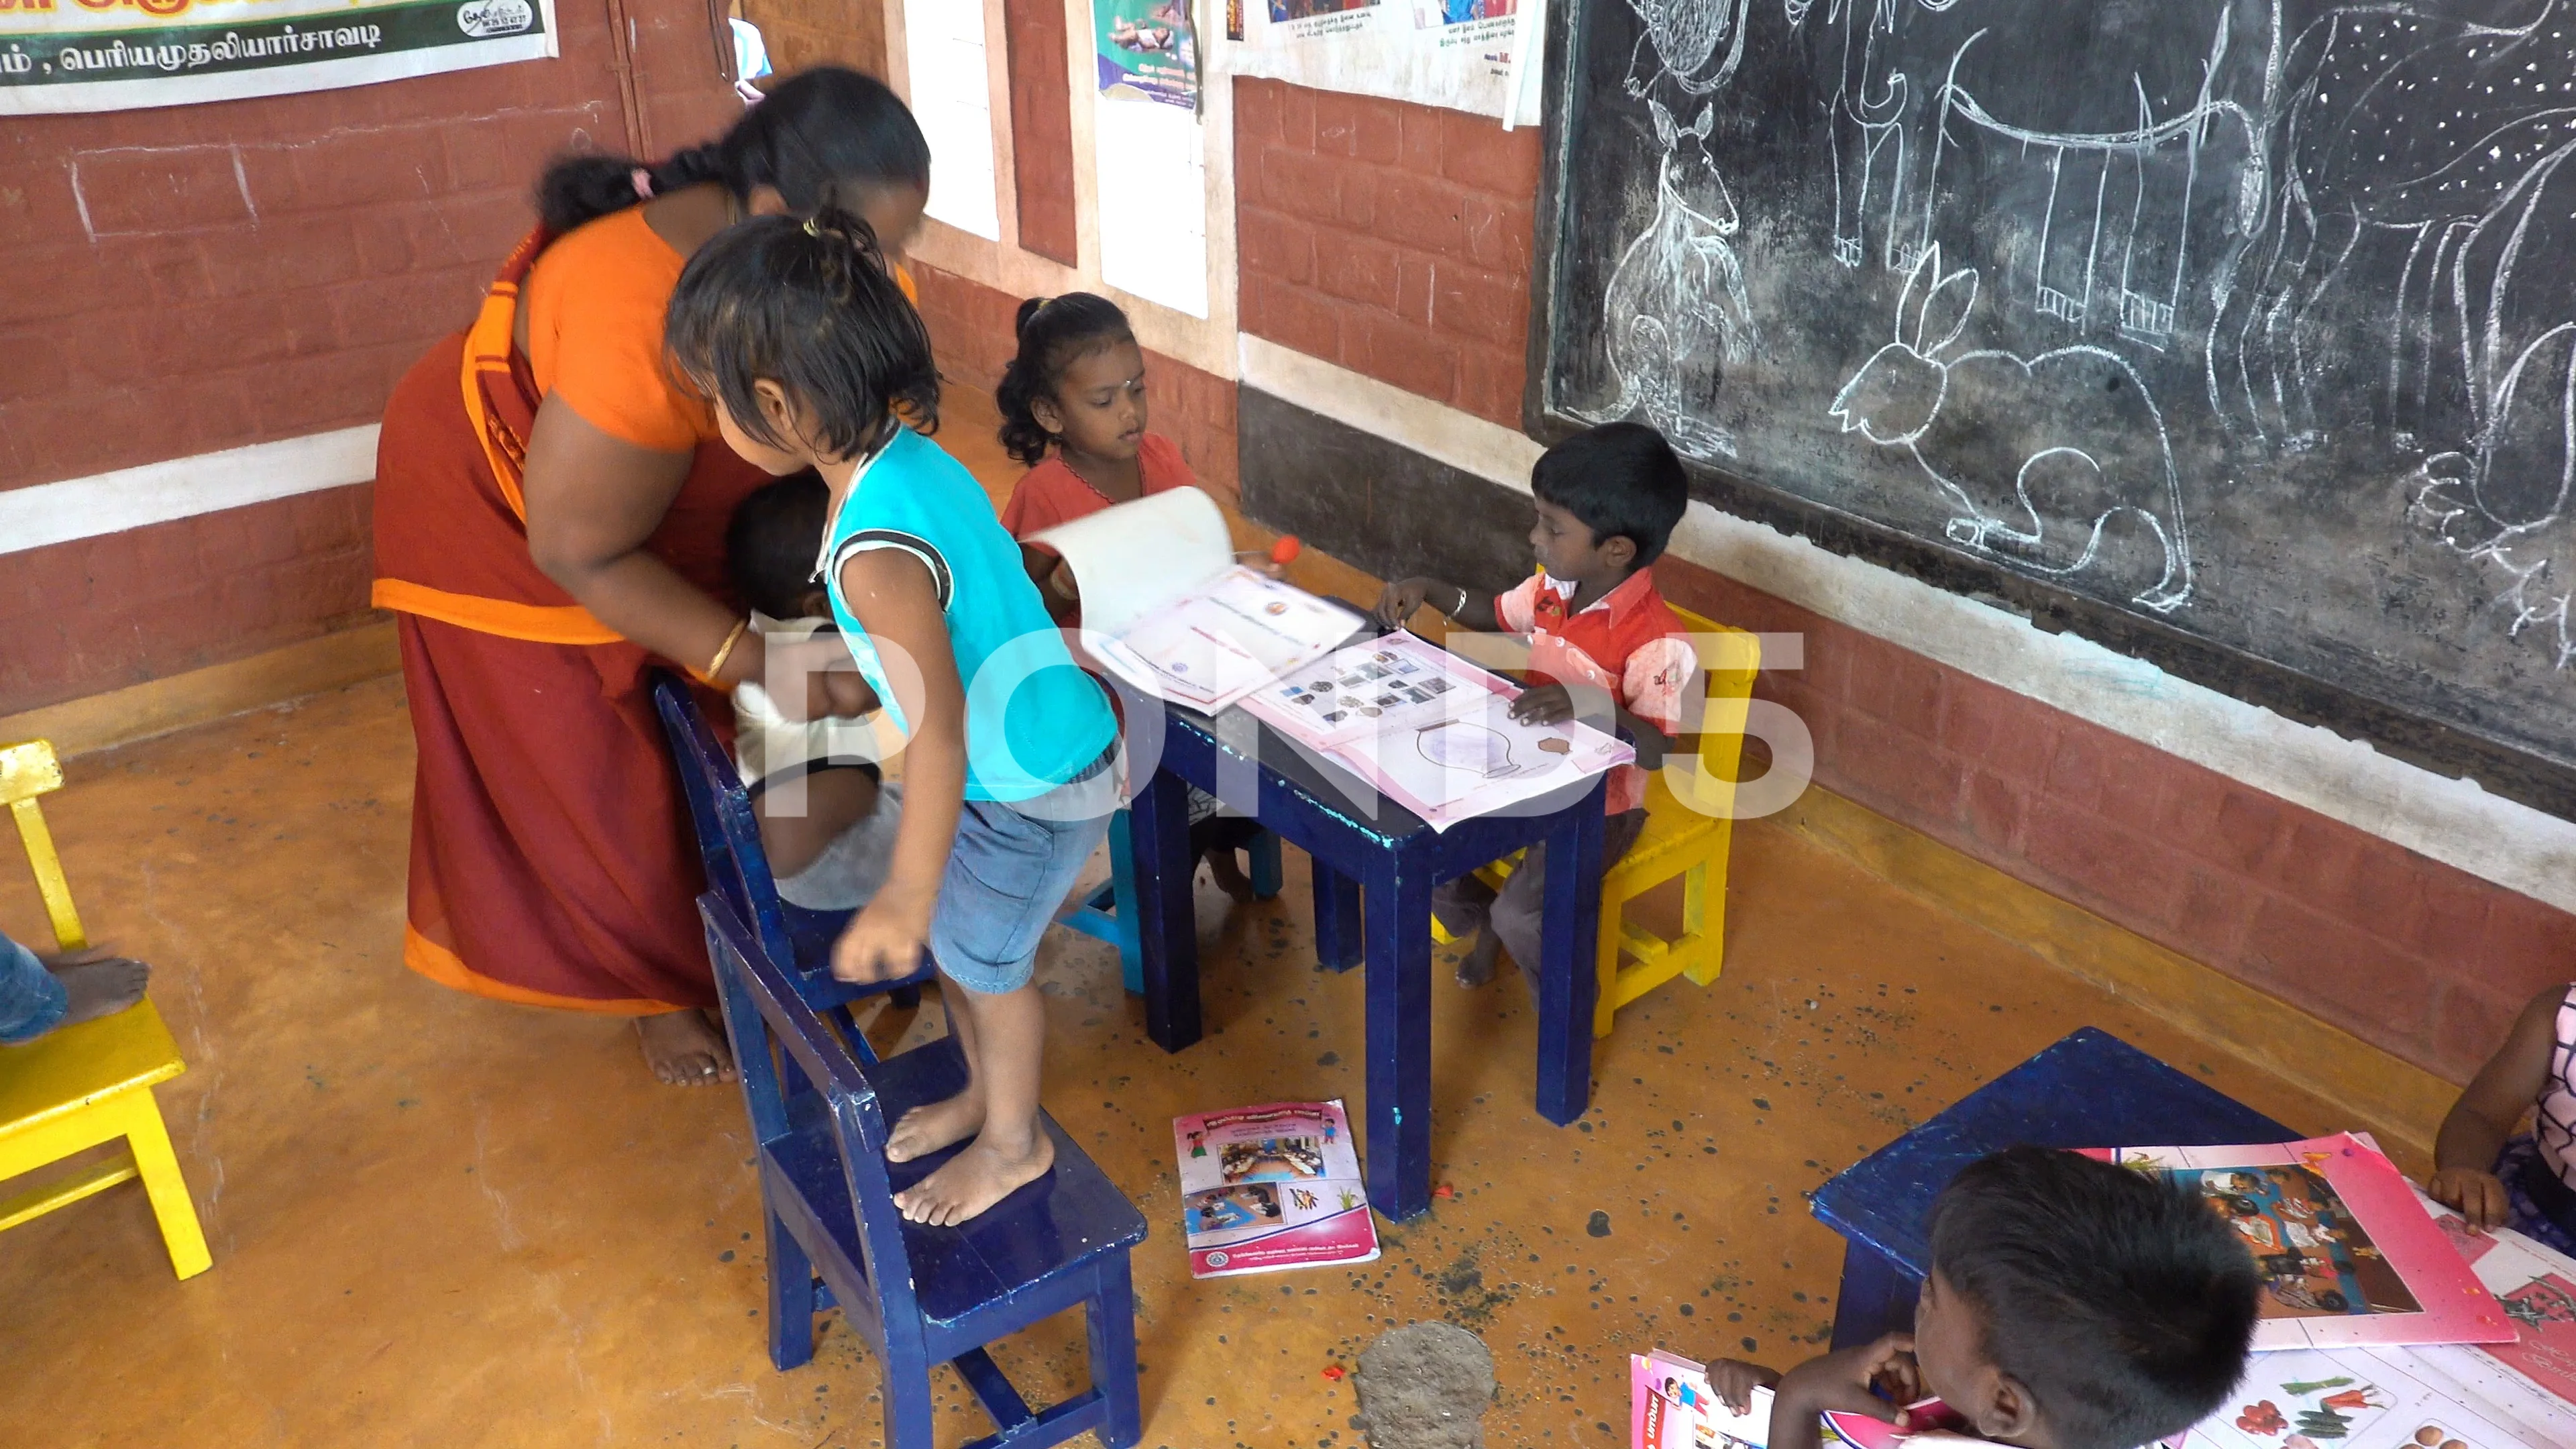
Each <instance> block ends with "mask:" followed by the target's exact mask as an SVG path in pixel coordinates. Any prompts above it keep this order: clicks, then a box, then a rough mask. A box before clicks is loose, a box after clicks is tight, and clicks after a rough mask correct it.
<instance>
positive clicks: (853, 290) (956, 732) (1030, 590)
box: [666, 207, 1118, 1226]
mask: <svg viewBox="0 0 2576 1449" xmlns="http://www.w3.org/2000/svg"><path fill="white" fill-rule="evenodd" d="M666 344H667V346H668V348H669V351H670V356H671V360H672V362H673V364H674V365H675V368H676V370H677V372H678V373H679V374H680V375H681V376H683V377H685V378H686V379H688V380H689V382H690V383H691V384H692V385H693V386H694V387H696V388H697V390H698V391H699V392H700V393H701V394H703V395H704V396H706V397H708V398H710V399H711V400H712V401H713V402H714V404H715V411H716V418H717V422H718V425H719V427H720V428H721V429H722V431H723V434H724V438H725V441H726V443H727V444H729V445H730V446H731V447H732V448H733V450H734V451H735V452H737V453H740V454H741V455H742V456H743V457H744V458H746V459H748V460H749V461H751V462H752V463H753V464H755V465H757V466H758V467H760V468H762V469H764V470H766V471H768V472H769V473H771V474H774V475H777V476H781V477H783V476H785V475H787V474H790V473H794V472H796V471H798V470H800V469H804V468H813V469H815V470H816V471H818V472H820V473H821V474H822V476H823V480H824V482H825V483H826V484H828V485H829V486H830V488H831V503H830V514H829V516H830V519H831V523H830V527H829V530H828V532H827V533H826V535H825V538H824V544H823V549H822V553H821V572H822V575H823V580H824V585H825V588H826V590H827V592H828V595H829V598H830V602H831V606H832V615H833V618H834V620H835V621H836V622H837V623H839V625H840V627H841V639H842V642H843V643H844V644H845V645H847V646H848V648H849V651H850V655H851V657H852V658H853V659H854V660H855V661H856V662H857V665H858V668H859V672H860V673H861V674H862V675H863V676H864V677H865V678H866V680H867V684H868V687H869V688H870V689H872V690H873V691H875V693H876V696H877V698H878V699H879V700H880V701H881V702H882V707H883V709H884V710H885V712H886V715H887V719H888V722H889V723H890V724H891V725H892V726H893V727H894V728H895V729H896V730H897V731H898V732H899V733H901V734H902V735H903V737H904V738H905V740H906V744H905V746H904V757H903V758H904V807H903V812H902V823H901V824H900V826H899V827H898V828H897V830H896V834H895V846H894V862H893V866H892V868H891V869H890V870H889V872H888V873H887V876H886V881H885V884H884V886H883V887H882V888H880V889H879V890H878V891H877V893H876V896H875V898H874V899H872V900H870V901H869V902H868V904H867V906H866V908H865V909H863V910H861V911H860V912H859V914H858V915H857V916H856V917H854V918H853V919H852V920H851V922H850V924H849V927H848V928H847V929H846V930H844V931H843V932H842V934H841V939H840V941H839V943H838V944H837V945H836V946H835V947H834V949H833V955H832V972H833V974H834V975H835V976H837V977H839V978H841V979H842V980H845V981H871V980H874V981H882V980H887V979H890V978H892V977H897V976H903V975H908V974H910V973H911V972H912V971H913V970H915V969H916V968H917V967H918V966H919V965H920V961H921V954H922V952H923V950H924V949H925V948H927V949H928V950H929V951H930V953H931V955H932V957H933V958H934V959H935V960H936V962H937V964H938V968H939V975H940V998H941V1000H942V1001H943V1002H944V1003H945V1004H946V1006H947V1009H948V1019H949V1021H950V1023H951V1029H952V1030H954V1031H955V1033H956V1035H957V1038H958V1044H959V1047H960V1049H961V1050H962V1051H963V1052H964V1054H965V1058H966V1069H967V1082H966V1087H965V1090H964V1091H962V1092H960V1093H958V1094H957V1095H956V1096H954V1097H951V1098H949V1099H947V1100H946V1101H942V1102H936V1103H932V1104H929V1105H927V1106H923V1107H918V1108H915V1109H914V1110H912V1111H910V1112H907V1113H905V1114H904V1116H903V1117H902V1119H901V1120H899V1121H898V1122H896V1124H895V1126H894V1130H893V1132H892V1133H891V1134H890V1137H889V1140H888V1143H887V1147H886V1155H887V1157H888V1158H889V1159H890V1160H892V1161H896V1162H908V1161H912V1160H914V1159H917V1158H921V1157H924V1156H927V1155H929V1154H931V1153H935V1152H938V1151H941V1150H942V1149H944V1148H947V1147H949V1146H951V1145H953V1144H955V1143H959V1142H968V1146H967V1147H966V1149H965V1150H964V1151H963V1152H961V1153H959V1154H957V1155H956V1156H955V1157H953V1158H951V1159H950V1160H949V1161H947V1162H945V1163H943V1164H941V1165H940V1166H939V1168H938V1169H937V1170H936V1171H934V1172H932V1173H931V1174H930V1175H929V1176H927V1177H925V1178H923V1179H922V1180H921V1181H919V1182H918V1183H915V1184H914V1185H913V1186H911V1187H909V1188H907V1189H905V1190H904V1191H902V1192H900V1193H897V1194H896V1195H895V1201H896V1203H897V1204H898V1205H899V1206H900V1207H901V1208H902V1209H903V1213H904V1216H905V1217H907V1218H909V1219H910V1220H912V1221H914V1222H919V1223H928V1224H932V1225H936V1226H949V1225H953V1224H956V1223H960V1222H964V1221H965V1220H967V1219H969V1218H972V1217H974V1216H976V1215H977V1214H979V1213H982V1212H984V1211H985V1210H986V1209H988V1208H991V1207H992V1206H993V1205H994V1204H996V1203H998V1202H1000V1201H1001V1200H1002V1199H1003V1198H1005V1197H1007V1196H1009V1195H1010V1194H1011V1193H1012V1192H1013V1191H1014V1190H1016V1189H1017V1188H1019V1187H1021V1186H1023V1185H1024V1184H1027V1183H1030V1182H1033V1181H1036V1180H1037V1179H1038V1178H1040V1177H1043V1176H1045V1175H1046V1172H1047V1170H1048V1168H1049V1167H1050V1166H1051V1165H1052V1164H1053V1162H1054V1157H1055V1150H1054V1145H1053V1143H1052V1141H1051V1140H1050V1138H1049V1137H1048V1136H1047V1133H1046V1131H1045V1129H1044V1124H1043V1121H1042V1119H1041V1116H1040V1113H1039V1110H1038V1083H1039V1077H1040V1070H1039V1069H1040V1065H1041V1059H1042V1057H1043V1056H1044V1054H1045V1049H1046V1007H1045V1003H1044V1000H1043V998H1041V997H1040V996H1039V994H1038V991H1037V988H1036V987H1035V986H1034V985H1033V984H1032V983H1031V981H1030V975H1031V970H1032V966H1033V963H1034V960H1035V957H1036V954H1037V947H1038V939H1039V937H1040V936H1042V935H1043V934H1045V931H1046V928H1047V925H1048V923H1049V922H1051V921H1053V920H1054V918H1055V913H1056V909H1057V907H1058V906H1060V905H1061V904H1062V903H1063V901H1064V897H1065V894H1066V892H1067V891H1069V890H1070V889H1071V888H1072V886H1073V884H1074V881H1075V879H1076V878H1077V877H1078V876H1079V875H1080V873H1081V871H1082V868H1083V865H1084V862H1085V861H1086V860H1087V859H1088V858H1089V857H1090V855H1091V852H1092V851H1093V849H1095V848H1096V847H1097V846H1098V845H1099V844H1100V842H1101V841H1102V840H1103V839H1104V838H1105V837H1106V836H1107V835H1108V832H1109V816H1110V813H1111V812H1112V811H1113V810H1115V809H1116V808H1117V803H1118V802H1117V776H1116V772H1115V770H1114V769H1113V766H1114V764H1115V762H1116V754H1117V743H1118V740H1117V733H1118V731H1117V722H1116V720H1115V718H1114V717H1113V716H1112V715H1111V714H1110V710H1109V703H1108V700H1107V699H1106V698H1105V697H1104V696H1103V694H1102V692H1101V689H1100V686H1099V685H1098V684H1096V683H1094V682H1093V681H1092V679H1091V677H1090V676H1089V675H1087V674H1085V673H1083V672H1082V670H1081V669H1080V668H1078V667H1077V666H1076V665H1075V664H1074V662H1073V659H1072V656H1071V655H1070V654H1068V653H1067V652H1066V650H1065V645H1064V640H1063V637H1062V635H1061V634H1060V633H1059V632H1058V631H1057V629H1056V627H1055V625H1054V623H1053V621H1051V620H1050V619H1048V618H1047V614H1046V610H1045V608H1044V607H1043V606H1042V605H1041V604H1040V603H1039V601H1038V591H1037V586H1036V585H1035V584H1033V583H1031V582H1030V580H1029V576H1028V574H1027V572H1026V571H1025V570H1024V569H1023V568H1022V567H1021V563H1020V552H1019V549H1018V547H1017V546H1016V545H1015V544H1013V543H1012V541H1011V537H1010V535H1009V534H1007V533H1005V532H1003V531H1002V526H1001V524H1000V523H999V522H998V521H997V520H996V519H995V518H994V516H993V506H992V504H991V503H990V502H989V501H987V500H986V498H985V496H984V490H983V486H982V485H981V484H979V483H977V482H976V481H975V478H974V475H972V474H970V473H968V472H967V471H966V470H965V468H964V467H962V466H960V465H959V464H958V462H957V461H956V460H955V459H954V458H951V457H949V456H948V455H947V454H946V453H945V452H942V451H941V450H940V448H939V445H938V444H936V443H933V442H932V441H931V440H930V439H929V438H928V437H927V436H925V435H924V433H923V431H921V430H923V429H928V428H933V427H936V426H937V425H938V419H939V374H938V371H937V369H936V367H935V366H934V364H933V362H932V359H931V352H930V334H929V330H928V329H927V328H926V327H924V326H923V324H922V321H921V317H920V314H918V313H916V312H915V311H914V310H913V308H912V304H911V303H909V302H907V301H906V300H905V299H904V295H903V293H902V291H901V290H899V289H898V288H897V286H896V284H895V282H894V279H893V278H892V277H890V276H889V275H888V274H887V271H886V263H885V258H884V255H883V253H882V252H880V251H879V250H878V247H877V243H876V238H875V236H874V234H873V233H871V232H870V231H869V230H868V226H867V223H866V222H864V221H862V220H860V219H859V218H857V217H855V216H852V215H849V214H848V213H845V212H842V211H839V210H837V209H833V208H828V207H827V208H825V209H824V210H823V211H822V212H820V213H819V214H818V215H816V216H815V217H814V218H813V219H812V220H810V221H798V220H796V219H794V218H791V217H772V216H761V217H753V218H751V219H749V220H747V221H743V222H739V223H737V224H736V225H735V226H734V227H733V228H732V229H730V230H728V231H726V232H724V233H722V234H720V235H718V236H717V237H716V239H715V240H713V241H711V242H709V243H707V244H706V246H704V247H703V248H701V249H700V250H699V251H698V252H697V254H696V255H695V256H693V257H691V258H690V259H689V264H688V266H687V268H686V269H685V270H684V271H683V272H682V273H681V275H680V282H679V286H678V288H677V289H676V290H675V291H673V293H672V294H671V307H670V314H669V321H668V326H667V330H666ZM988 666H989V667H988ZM970 700H971V705H970ZM969 1139H972V1140H971V1142H969Z"/></svg>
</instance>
